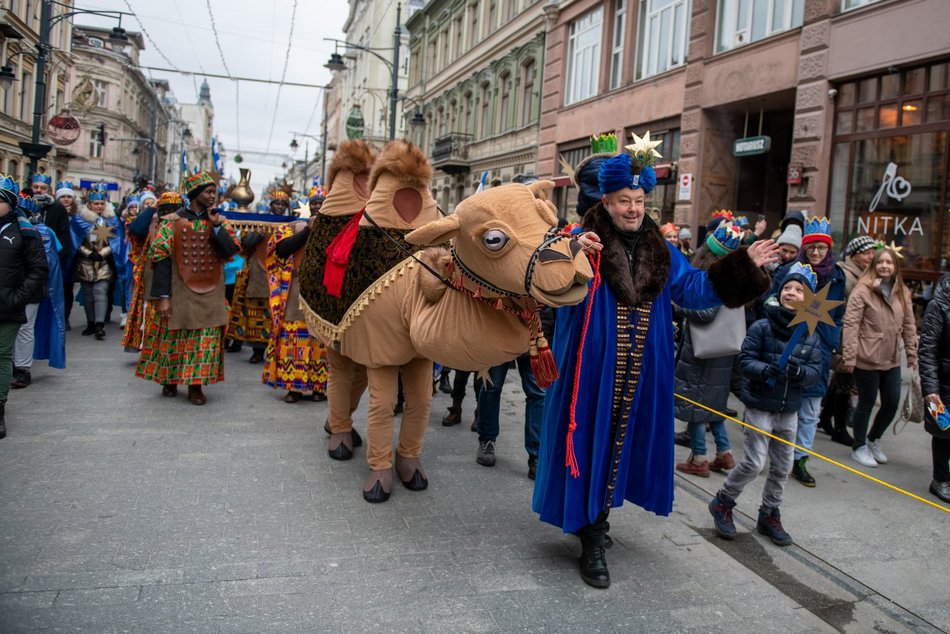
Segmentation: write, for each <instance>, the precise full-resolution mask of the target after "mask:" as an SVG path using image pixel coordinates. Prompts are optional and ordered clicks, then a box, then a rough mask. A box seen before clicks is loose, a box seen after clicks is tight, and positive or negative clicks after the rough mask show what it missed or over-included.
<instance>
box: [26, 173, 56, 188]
mask: <svg viewBox="0 0 950 634" xmlns="http://www.w3.org/2000/svg"><path fill="white" fill-rule="evenodd" d="M30 182H31V183H43V184H44V185H52V184H53V177H52V176H50V175H49V174H39V173H37V174H33V180H32V181H30Z"/></svg>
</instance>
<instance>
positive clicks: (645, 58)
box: [637, 0, 690, 79]
mask: <svg viewBox="0 0 950 634" xmlns="http://www.w3.org/2000/svg"><path fill="white" fill-rule="evenodd" d="M689 4H690V3H689V0H640V37H639V38H638V40H637V41H638V42H639V45H638V51H637V53H638V57H639V59H640V66H639V69H638V71H637V79H641V78H643V77H650V76H652V75H657V74H659V73H663V72H666V71H668V70H669V69H671V68H675V67H677V66H681V65H683V64H685V63H686V49H687V46H688V45H689Z"/></svg>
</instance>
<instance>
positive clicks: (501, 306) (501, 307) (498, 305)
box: [495, 297, 505, 310]
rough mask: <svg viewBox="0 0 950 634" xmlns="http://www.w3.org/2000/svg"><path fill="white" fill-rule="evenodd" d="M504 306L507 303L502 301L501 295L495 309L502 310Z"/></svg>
mask: <svg viewBox="0 0 950 634" xmlns="http://www.w3.org/2000/svg"><path fill="white" fill-rule="evenodd" d="M504 307H505V305H504V303H502V301H501V298H500V297H499V298H498V300H497V301H496V302H495V310H502V309H503V308H504Z"/></svg>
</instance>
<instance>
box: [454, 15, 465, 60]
mask: <svg viewBox="0 0 950 634" xmlns="http://www.w3.org/2000/svg"><path fill="white" fill-rule="evenodd" d="M463 41H464V40H463V39H462V16H459V17H457V18H455V21H454V22H453V26H452V59H458V58H459V57H460V56H461V55H462V42H463Z"/></svg>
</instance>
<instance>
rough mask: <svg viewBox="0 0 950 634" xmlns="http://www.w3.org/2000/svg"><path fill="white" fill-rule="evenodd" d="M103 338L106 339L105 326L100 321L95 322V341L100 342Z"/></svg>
mask: <svg viewBox="0 0 950 634" xmlns="http://www.w3.org/2000/svg"><path fill="white" fill-rule="evenodd" d="M105 338H106V325H105V324H104V323H103V322H101V321H97V322H96V339H98V340H99V341H102V340H103V339H105Z"/></svg>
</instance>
